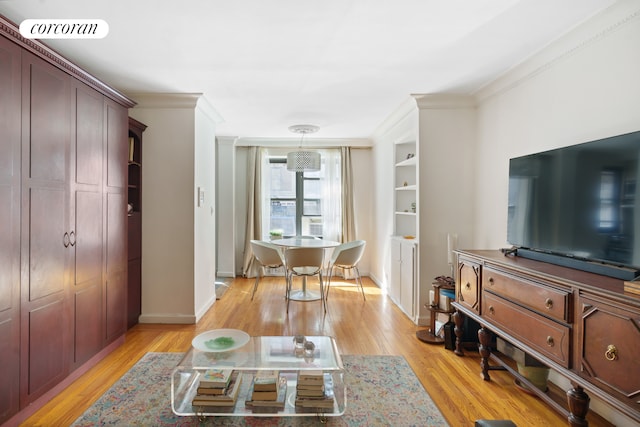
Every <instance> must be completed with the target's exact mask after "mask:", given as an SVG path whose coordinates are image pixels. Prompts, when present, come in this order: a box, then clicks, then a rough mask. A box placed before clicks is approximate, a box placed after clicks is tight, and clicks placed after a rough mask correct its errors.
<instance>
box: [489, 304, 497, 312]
mask: <svg viewBox="0 0 640 427" xmlns="http://www.w3.org/2000/svg"><path fill="white" fill-rule="evenodd" d="M495 313H496V310H495V309H494V308H493V306H492V305H490V306H489V314H495Z"/></svg>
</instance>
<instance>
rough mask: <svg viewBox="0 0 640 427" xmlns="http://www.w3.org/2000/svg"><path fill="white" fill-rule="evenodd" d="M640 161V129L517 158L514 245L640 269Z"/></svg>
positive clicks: (511, 221) (512, 168)
mask: <svg viewBox="0 0 640 427" xmlns="http://www.w3.org/2000/svg"><path fill="white" fill-rule="evenodd" d="M639 162H640V131H639V132H634V133H629V134H624V135H619V136H614V137H610V138H606V139H601V140H597V141H591V142H586V143H583V144H578V145H572V146H569V147H563V148H559V149H555V150H550V151H545V152H541V153H536V154H531V155H527V156H522V157H516V158H513V159H511V160H510V162H509V208H508V209H509V211H508V229H507V240H508V242H509V243H510V244H511V245H513V246H515V247H516V248H522V249H528V250H531V251H535V252H538V253H549V254H553V255H558V256H560V257H566V258H571V259H576V260H584V261H590V262H595V263H601V264H607V265H611V266H617V267H629V269H635V270H636V271H637V270H638V269H640V247H639V246H640V237H638V238H636V236H640V234H639V233H640V212H639V211H638V209H637V207H636V204H637V203H638V202H637V200H638V197H637V192H638V190H640V188H638V187H637V186H636V182H637V181H638V173H639V172H640V169H639V168H638V164H639ZM630 274H636V273H630ZM614 276H615V275H614ZM627 277H628V276H627V275H625V276H624V278H625V279H627ZM620 278H623V277H620Z"/></svg>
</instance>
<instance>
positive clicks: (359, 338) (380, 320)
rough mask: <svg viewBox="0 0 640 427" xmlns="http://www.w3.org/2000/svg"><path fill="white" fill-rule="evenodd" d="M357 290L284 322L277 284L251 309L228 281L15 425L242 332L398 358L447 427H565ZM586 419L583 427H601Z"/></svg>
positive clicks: (55, 421)
mask: <svg viewBox="0 0 640 427" xmlns="http://www.w3.org/2000/svg"><path fill="white" fill-rule="evenodd" d="M364 282H365V290H366V295H367V300H366V301H363V299H362V295H361V294H360V291H359V289H357V288H355V287H353V286H342V287H340V286H339V287H332V289H331V293H330V296H329V301H328V311H327V314H326V316H325V317H323V316H322V312H321V308H320V302H319V301H317V302H296V301H292V302H291V306H290V310H289V314H288V315H287V314H286V313H285V300H284V284H283V282H282V279H281V278H271V277H267V278H264V279H263V280H262V281H261V283H260V286H259V288H258V291H257V293H256V296H255V299H254V301H251V289H252V287H253V280H249V279H235V280H234V281H233V282H232V285H231V286H230V288H229V289H228V290H227V291H226V292H225V293H224V295H223V296H222V298H221V299H220V300H218V301H217V302H216V303H215V304H214V306H213V307H212V308H211V309H210V310H209V311H208V313H207V314H206V315H205V316H204V317H203V318H202V320H201V321H200V322H199V323H198V324H197V325H148V324H147V325H136V326H135V327H133V328H132V329H130V330H129V332H127V335H126V340H125V343H124V344H123V345H122V346H120V347H118V348H117V349H116V350H115V351H113V352H112V353H111V354H109V355H108V356H107V357H106V358H105V359H103V360H102V361H101V362H100V363H98V364H97V365H96V366H95V367H93V368H92V369H91V370H89V371H88V372H87V373H86V374H84V375H83V376H82V377H80V378H79V379H78V380H76V381H75V382H74V383H73V384H71V385H70V386H69V387H68V388H67V389H66V390H64V391H63V392H62V393H60V394H59V395H58V396H57V397H55V398H54V399H53V400H52V401H50V402H49V403H47V404H46V405H45V406H44V407H43V408H42V409H40V410H39V411H38V412H36V413H35V414H34V415H33V416H31V417H30V418H28V419H27V420H26V421H25V422H24V423H23V424H22V425H24V426H65V425H69V424H70V423H72V422H73V421H74V420H75V419H76V418H77V417H78V416H80V415H81V414H82V413H83V412H84V411H85V410H86V409H87V408H88V407H89V406H91V404H92V403H93V402H94V401H95V400H96V399H97V398H98V397H100V396H101V395H102V394H103V393H104V392H105V391H106V390H107V389H108V388H109V387H110V386H111V385H112V384H113V383H114V382H115V381H116V380H117V379H118V378H119V377H120V376H121V375H123V374H124V373H125V372H126V371H127V370H129V368H131V366H133V365H134V364H135V362H136V361H137V360H138V359H139V358H140V357H141V356H142V355H144V354H145V353H146V352H150V351H161V352H184V351H186V350H187V349H188V348H189V347H190V345H191V340H192V338H193V337H194V336H196V335H197V334H198V333H200V332H203V331H206V330H210V329H216V328H234V329H242V330H244V331H246V332H247V333H249V334H250V335H252V336H258V335H295V334H303V335H331V336H334V337H335V338H336V341H337V343H338V347H339V349H340V352H341V353H342V354H372V355H377V354H389V355H403V356H404V357H405V358H406V359H407V361H408V362H409V364H410V365H411V366H412V368H413V370H414V371H415V373H416V375H417V376H418V378H419V379H420V381H421V382H422V384H423V385H424V387H425V389H426V390H427V391H428V392H429V394H430V395H431V398H432V399H433V401H434V402H435V403H436V405H437V406H438V408H440V410H441V412H442V413H443V414H444V416H445V417H446V419H447V421H448V422H449V423H450V425H451V426H456V427H457V426H472V425H473V422H474V420H476V419H481V418H484V419H511V420H513V421H514V422H515V423H516V424H517V425H518V426H520V427H522V426H565V425H567V422H566V420H565V419H564V418H563V417H561V416H560V415H559V414H557V413H556V412H554V411H553V410H551V409H550V407H548V406H547V405H545V404H544V403H543V402H541V401H540V400H539V399H537V398H535V397H533V396H530V395H529V394H527V393H525V392H523V391H521V390H519V389H518V388H517V387H516V386H515V385H514V383H513V378H512V377H510V376H509V375H508V374H507V373H506V372H500V371H492V372H491V377H492V381H490V382H485V381H483V380H482V379H481V378H480V374H479V372H480V369H479V356H478V355H477V352H474V351H468V352H467V355H466V356H465V357H458V356H456V355H454V354H453V352H451V351H449V350H445V349H444V347H443V346H442V345H429V344H425V343H423V342H421V341H419V340H418V339H416V337H415V332H416V331H417V330H419V329H423V327H419V326H416V325H414V324H413V323H412V322H411V321H410V320H409V319H408V318H407V317H406V316H405V315H404V314H403V313H402V312H401V311H400V310H399V309H398V307H396V305H395V304H393V302H392V301H391V300H390V299H389V298H388V297H386V296H384V295H382V294H381V292H380V289H379V288H377V287H376V286H375V285H374V284H373V283H372V282H371V281H370V280H368V279H367V278H365V279H364ZM310 285H313V282H311V283H310ZM168 398H169V397H167V399H168ZM589 418H590V425H591V426H594V427H598V426H608V425H609V424H607V423H606V422H604V421H602V419H601V418H599V417H594V416H593V415H590V417H589Z"/></svg>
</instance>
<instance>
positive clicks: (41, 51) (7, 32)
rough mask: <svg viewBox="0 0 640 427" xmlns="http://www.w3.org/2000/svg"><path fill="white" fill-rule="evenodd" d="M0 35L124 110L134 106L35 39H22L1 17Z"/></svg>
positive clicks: (5, 19)
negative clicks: (119, 105)
mask: <svg viewBox="0 0 640 427" xmlns="http://www.w3.org/2000/svg"><path fill="white" fill-rule="evenodd" d="M0 35H2V36H4V37H6V38H7V39H9V40H10V41H12V42H14V43H16V44H17V45H19V46H20V47H22V48H23V49H25V50H27V51H29V52H31V53H32V54H34V55H36V56H37V57H38V58H40V59H42V60H44V61H46V62H48V63H49V64H51V65H53V66H55V67H56V68H58V69H60V70H62V71H64V72H65V73H67V74H69V75H71V76H72V77H74V78H76V79H78V80H80V81H81V82H83V83H84V84H86V85H87V86H89V87H91V88H93V89H95V90H97V91H98V92H100V93H101V94H103V95H104V96H106V97H108V98H110V99H112V100H114V101H115V102H117V103H118V104H121V105H122V106H124V107H126V108H131V107H133V106H134V105H136V103H135V102H134V101H133V100H131V99H130V98H128V97H127V96H125V95H124V94H122V93H121V92H119V91H117V90H115V89H114V88H112V87H111V86H109V85H107V84H106V83H104V82H102V81H101V80H98V79H97V78H95V77H93V76H92V75H91V74H89V73H88V72H86V71H85V70H83V69H82V68H80V67H78V66H77V65H75V64H74V63H72V62H71V61H69V60H68V59H66V58H65V57H63V56H62V55H60V54H59V53H58V52H56V51H55V50H53V49H51V48H50V47H48V46H47V45H45V44H44V43H42V42H40V41H38V40H36V39H27V38H25V37H22V35H21V34H20V29H19V27H18V26H17V25H16V24H15V23H13V22H11V21H9V20H8V19H7V18H5V17H4V16H2V15H0Z"/></svg>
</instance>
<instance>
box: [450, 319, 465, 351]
mask: <svg viewBox="0 0 640 427" xmlns="http://www.w3.org/2000/svg"><path fill="white" fill-rule="evenodd" d="M451 317H452V318H453V323H454V324H455V327H454V328H453V332H454V333H455V334H456V348H455V350H453V352H454V353H455V354H456V355H457V356H464V350H463V349H462V334H463V333H464V314H462V313H460V312H459V311H458V310H456V312H455V313H453V315H452V316H451Z"/></svg>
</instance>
